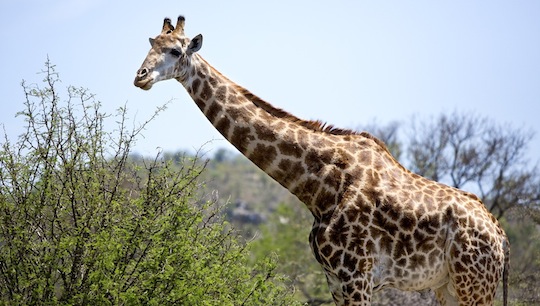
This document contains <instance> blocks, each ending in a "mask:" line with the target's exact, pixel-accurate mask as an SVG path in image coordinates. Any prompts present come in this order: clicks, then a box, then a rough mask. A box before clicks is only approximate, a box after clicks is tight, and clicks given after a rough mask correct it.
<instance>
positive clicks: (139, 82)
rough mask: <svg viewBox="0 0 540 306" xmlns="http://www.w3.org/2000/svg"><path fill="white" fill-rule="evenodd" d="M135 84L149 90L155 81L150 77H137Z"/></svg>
mask: <svg viewBox="0 0 540 306" xmlns="http://www.w3.org/2000/svg"><path fill="white" fill-rule="evenodd" d="M133 85H135V86H137V87H139V88H140V89H143V90H149V89H150V88H152V85H154V82H152V79H150V78H145V79H140V78H139V77H136V78H135V81H134V82H133Z"/></svg>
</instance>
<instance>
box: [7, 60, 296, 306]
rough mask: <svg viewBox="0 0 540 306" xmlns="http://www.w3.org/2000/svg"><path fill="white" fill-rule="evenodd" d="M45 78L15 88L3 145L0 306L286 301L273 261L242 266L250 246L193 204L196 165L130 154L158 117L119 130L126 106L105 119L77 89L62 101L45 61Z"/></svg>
mask: <svg viewBox="0 0 540 306" xmlns="http://www.w3.org/2000/svg"><path fill="white" fill-rule="evenodd" d="M43 75H44V76H45V78H44V81H43V84H44V85H42V86H43V87H40V86H38V85H27V84H26V83H25V82H23V83H22V87H23V90H24V94H25V97H26V102H25V109H24V110H23V111H22V112H20V113H19V114H18V115H19V116H21V117H22V118H24V120H25V123H26V129H25V132H24V133H23V134H22V135H21V136H20V137H19V138H18V140H17V142H16V143H14V144H12V143H11V142H10V140H9V137H8V136H5V140H4V143H3V144H2V146H1V148H0V303H1V304H5V305H14V304H30V305H31V304H40V305H59V304H64V305H110V304H113V305H124V304H127V305H171V304H175V305H270V304H272V305H280V304H283V305H285V304H286V305H289V304H291V303H292V301H290V292H289V289H288V288H287V287H286V286H284V285H283V283H282V282H281V280H280V278H279V277H278V276H277V275H276V274H275V273H274V270H275V268H276V266H275V260H272V259H267V260H264V261H259V262H258V263H257V264H256V266H255V268H253V266H252V265H249V264H247V263H248V262H249V258H248V257H249V252H248V249H247V248H248V246H246V245H244V244H240V243H239V242H237V236H236V234H235V233H234V232H232V231H230V230H227V228H228V226H226V224H225V222H224V221H222V219H221V218H220V217H219V214H218V211H217V210H215V209H210V208H209V207H211V206H212V205H211V204H212V203H209V202H204V201H201V200H200V199H198V198H196V197H195V195H196V194H197V191H198V190H199V189H200V188H201V183H200V180H199V179H198V177H199V175H200V174H201V171H203V168H204V163H201V162H200V161H199V160H198V159H197V158H185V159H184V160H183V162H182V167H181V168H180V169H178V167H172V166H171V163H170V162H166V161H164V159H163V158H162V156H161V155H160V154H158V155H157V156H156V157H155V158H152V159H141V158H138V159H137V158H134V157H133V156H132V155H130V150H131V148H132V146H133V144H134V141H135V139H136V137H137V136H138V135H139V134H140V133H141V131H142V130H143V129H144V127H145V125H146V124H147V123H149V122H150V121H152V120H153V119H154V117H155V115H157V113H158V112H156V114H154V116H153V117H152V118H150V120H149V121H147V122H145V123H143V124H142V125H141V126H139V127H136V128H132V129H128V128H127V127H126V124H125V123H126V120H127V115H126V110H125V108H121V109H120V110H119V112H118V114H116V115H114V116H108V115H106V114H104V113H102V112H101V111H100V104H99V103H98V102H96V101H95V99H94V96H93V95H91V94H90V93H88V91H87V90H85V89H82V88H75V87H68V88H67V96H68V99H67V100H66V101H64V102H60V101H61V99H60V93H59V91H58V88H57V83H58V81H59V79H58V74H57V73H56V72H55V70H54V66H52V65H51V64H50V63H49V62H47V63H46V65H45V70H44V72H43ZM109 121H112V122H116V128H115V129H114V132H107V131H106V130H105V129H104V126H105V125H106V124H105V122H109ZM201 203H205V204H201Z"/></svg>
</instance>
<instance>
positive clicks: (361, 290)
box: [325, 269, 373, 306]
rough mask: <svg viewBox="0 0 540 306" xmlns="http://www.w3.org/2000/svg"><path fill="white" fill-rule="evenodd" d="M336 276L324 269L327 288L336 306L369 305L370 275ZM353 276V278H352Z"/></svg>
mask: <svg viewBox="0 0 540 306" xmlns="http://www.w3.org/2000/svg"><path fill="white" fill-rule="evenodd" d="M343 271H344V270H342V269H341V270H340V272H338V274H336V273H334V272H331V271H328V270H326V269H325V273H326V279H327V281H328V287H329V288H330V291H331V292H332V297H333V299H334V303H335V304H336V305H338V306H345V305H347V306H351V305H355V306H356V305H358V306H369V305H371V294H372V290H373V287H372V284H371V277H370V276H369V275H370V274H369V273H368V274H359V273H357V272H349V271H347V272H343ZM353 275H354V277H353Z"/></svg>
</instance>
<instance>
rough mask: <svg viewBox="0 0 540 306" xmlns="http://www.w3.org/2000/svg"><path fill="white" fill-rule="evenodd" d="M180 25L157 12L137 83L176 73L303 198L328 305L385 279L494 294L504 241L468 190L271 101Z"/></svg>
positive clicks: (451, 298)
mask: <svg viewBox="0 0 540 306" xmlns="http://www.w3.org/2000/svg"><path fill="white" fill-rule="evenodd" d="M183 26H184V19H183V17H179V20H178V24H177V26H176V29H175V28H174V27H173V26H172V25H171V24H170V20H168V19H166V20H165V22H164V25H163V31H162V33H161V34H160V35H158V36H157V37H156V38H155V39H151V44H152V49H151V50H150V52H149V54H148V56H147V58H146V60H145V62H144V63H143V65H142V66H141V69H139V71H138V75H137V78H136V79H135V85H136V86H138V87H141V88H143V89H150V87H151V86H152V85H153V84H154V83H155V82H157V81H160V80H164V79H171V78H175V79H177V80H178V81H179V82H180V83H182V84H183V85H184V87H185V88H186V90H187V91H188V93H189V94H190V95H191V97H192V98H193V100H194V101H195V103H196V104H197V105H198V106H199V108H200V109H201V110H202V111H203V113H204V114H205V115H206V117H208V119H209V120H210V122H212V124H213V125H214V126H215V127H216V128H217V129H218V130H219V131H220V132H221V134H222V135H223V136H224V137H226V138H227V139H228V140H229V141H230V142H231V143H232V144H233V145H234V146H235V147H236V148H238V150H240V152H242V154H244V155H245V156H247V157H248V158H249V159H250V160H251V161H253V162H254V163H255V164H256V165H257V166H259V167H260V168H261V169H262V170H264V171H265V172H266V173H267V174H269V175H270V176H271V177H272V178H274V179H275V180H276V181H278V182H279V183H280V184H281V185H283V186H284V187H285V188H287V189H288V190H290V191H291V192H292V193H293V194H294V195H296V196H297V197H298V198H299V199H300V200H301V201H302V202H303V203H305V205H306V206H307V208H308V209H309V210H310V211H311V213H312V214H313V216H314V218H315V222H314V224H313V228H312V232H311V234H310V243H311V247H312V250H313V253H314V254H315V257H316V259H317V261H318V262H319V263H320V264H321V265H322V267H323V268H324V270H325V273H326V276H327V279H328V283H329V286H330V289H331V291H332V295H333V297H334V301H335V303H336V304H337V305H369V303H370V299H371V295H372V293H373V292H374V291H376V290H379V289H382V288H384V287H394V288H398V289H401V290H406V291H422V290H428V289H432V290H434V291H435V292H436V295H437V298H438V300H439V301H440V302H441V304H445V305H454V304H455V305H458V304H459V305H492V304H493V300H494V296H495V292H496V289H497V286H498V283H499V280H500V277H501V276H503V279H504V280H506V275H507V268H508V252H509V251H508V250H509V245H508V241H507V238H506V235H505V233H504V231H503V230H502V229H501V227H500V225H499V224H498V222H497V220H496V219H495V218H494V217H493V216H492V215H491V214H490V213H489V212H488V211H487V209H486V208H485V206H484V205H483V204H482V202H481V201H480V200H479V199H478V198H477V197H476V196H474V195H472V194H470V193H467V192H463V191H461V190H458V189H455V188H451V187H448V186H446V185H443V184H440V183H437V182H433V181H430V180H428V179H425V178H423V177H421V176H418V175H416V174H413V173H411V172H410V171H408V170H407V169H405V168H404V167H403V166H402V165H400V164H399V163H398V162H397V161H396V160H395V159H394V158H393V157H392V155H391V154H390V153H389V151H388V150H387V149H386V147H385V146H384V144H383V143H382V142H381V141H379V140H377V139H376V138H374V137H372V136H371V135H369V134H367V133H355V132H352V131H348V130H341V129H335V128H333V127H331V126H325V125H324V124H322V123H321V122H319V121H304V120H300V119H298V118H296V117H294V116H293V115H291V114H289V113H287V112H285V111H283V110H280V109H277V108H274V107H273V106H271V105H270V104H268V103H267V102H265V101H263V100H261V99H260V98H258V97H257V96H255V95H253V94H252V93H250V92H249V91H248V90H246V89H244V88H242V87H240V86H239V85H237V84H235V83H233V82H232V81H230V80H229V79H227V78H226V77H225V76H223V75H222V74H221V73H219V72H218V71H217V70H216V69H214V68H213V67H212V66H210V65H209V64H208V63H207V62H206V61H205V60H204V59H203V58H202V57H200V56H199V55H198V54H197V53H196V51H198V50H199V48H200V46H201V44H202V36H200V35H198V36H196V37H195V38H193V39H192V40H190V39H188V38H186V37H185V36H184V32H183ZM503 271H504V273H503ZM504 289H505V292H504V293H505V294H504V295H505V302H506V282H505V283H504Z"/></svg>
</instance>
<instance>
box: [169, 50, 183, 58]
mask: <svg viewBox="0 0 540 306" xmlns="http://www.w3.org/2000/svg"><path fill="white" fill-rule="evenodd" d="M171 54H172V55H174V56H176V57H179V56H180V54H182V53H181V52H180V51H179V50H178V49H171Z"/></svg>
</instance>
